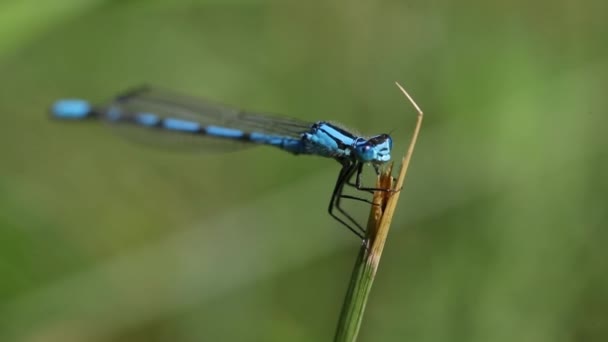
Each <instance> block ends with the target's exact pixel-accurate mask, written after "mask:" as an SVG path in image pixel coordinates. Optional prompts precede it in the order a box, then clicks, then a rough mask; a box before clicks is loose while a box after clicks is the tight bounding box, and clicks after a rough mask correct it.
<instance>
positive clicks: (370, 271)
mask: <svg viewBox="0 0 608 342" xmlns="http://www.w3.org/2000/svg"><path fill="white" fill-rule="evenodd" d="M396 84H397V87H399V89H400V90H401V92H403V94H404V95H405V96H406V97H407V98H408V100H409V101H410V102H411V103H412V105H413V106H414V108H416V110H417V111H418V120H417V121H416V127H415V129H414V134H413V135H412V139H411V141H410V144H409V147H408V149H407V152H406V154H405V156H404V157H403V159H402V161H401V169H400V171H399V175H398V176H397V178H396V179H395V181H394V182H393V178H392V176H391V174H392V165H390V166H389V167H388V168H387V169H386V170H385V171H384V172H382V173H381V174H380V176H379V177H378V181H377V186H376V187H378V188H384V189H389V188H390V189H394V190H397V191H388V192H387V191H376V192H375V193H374V198H373V202H374V203H375V204H378V205H373V206H372V208H371V211H370V215H369V219H368V224H367V238H366V239H365V240H364V241H363V244H362V246H361V249H360V250H359V255H358V257H357V261H356V262H355V267H354V269H353V273H352V275H351V280H350V284H349V287H348V291H347V293H346V298H345V299H344V304H343V306H342V312H341V314H340V319H339V321H338V328H337V330H336V335H335V338H334V341H336V342H351V341H356V339H357V335H358V334H359V328H360V326H361V322H362V320H363V314H364V312H365V305H366V303H367V298H368V297H369V294H370V292H371V288H372V284H373V282H374V278H375V276H376V272H377V271H378V266H379V263H380V257H381V256H382V251H383V250H384V244H385V243H386V238H387V236H388V231H389V228H390V224H391V221H392V218H393V214H394V213H395V208H396V207H397V202H398V201H399V195H400V193H401V191H400V190H401V189H403V185H404V182H405V176H406V174H407V169H408V167H409V164H410V160H411V158H412V154H413V153H414V147H415V146H416V140H417V139H418V133H419V132H420V127H421V125H422V117H423V114H422V111H421V110H420V108H419V107H418V105H417V104H416V102H414V100H413V99H412V97H411V96H410V95H409V94H408V93H407V92H406V91H405V89H403V87H401V85H400V84H399V83H396Z"/></svg>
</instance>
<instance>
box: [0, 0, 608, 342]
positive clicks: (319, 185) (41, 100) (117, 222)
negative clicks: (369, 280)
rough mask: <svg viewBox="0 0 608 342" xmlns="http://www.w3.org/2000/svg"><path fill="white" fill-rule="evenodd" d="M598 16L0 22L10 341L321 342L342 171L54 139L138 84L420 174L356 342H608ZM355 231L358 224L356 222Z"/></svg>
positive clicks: (50, 8) (116, 9)
mask: <svg viewBox="0 0 608 342" xmlns="http://www.w3.org/2000/svg"><path fill="white" fill-rule="evenodd" d="M606 13H608V5H607V4H606V2H604V1H599V0H598V1H594V2H593V1H586V2H585V1H581V2H575V1H539V2H528V1H510V2H499V3H487V2H484V1H464V2H463V1H454V2H452V1H431V2H426V1H396V0H393V1H388V0H387V1H368V2H366V1H275V2H270V1H256V0H251V1H236V0H235V1H202V0H201V1H194V0H191V1H186V0H178V1H103V0H56V1H52V2H51V1H50V2H42V1H34V0H23V1H18V0H2V1H0V77H1V79H2V82H1V84H0V151H1V156H2V161H1V167H0V340H1V341H35V342H38V341H45V342H46V341H67V342H70V341H328V340H331V338H332V337H333V333H334V329H335V324H336V322H337V319H338V314H339V311H340V307H341V304H342V299H343V296H344V293H345V290H346V287H347V282H348V280H349V276H350V271H351V269H352V266H353V263H354V260H355V257H356V254H357V250H358V248H359V242H358V241H357V239H356V238H355V237H354V236H353V235H352V234H350V233H349V232H348V231H347V230H346V229H344V228H343V227H340V226H339V225H338V224H337V223H336V222H335V221H333V220H332V219H331V218H330V217H329V216H328V215H327V214H326V206H327V201H328V199H329V195H330V191H331V188H332V186H333V183H334V181H335V177H336V174H337V172H338V165H337V164H336V163H335V162H333V161H331V160H325V159H321V158H310V157H293V156H291V155H288V154H287V153H282V152H280V151H275V150H273V149H271V148H259V149H257V148H256V149H247V150H244V151H242V152H238V153H229V154H204V153H199V154H197V153H194V154H181V153H166V152H164V151H158V150H156V149H151V148H145V147H142V146H140V145H137V144H132V143H129V142H128V141H125V140H123V139H119V138H117V137H115V136H114V135H113V134H112V133H111V131H108V130H107V129H106V128H105V127H102V125H96V124H93V123H91V124H89V123H64V122H53V121H50V120H48V116H47V108H48V106H49V105H50V104H51V103H52V101H53V100H54V99H56V98H60V97H66V96H74V97H84V98H89V99H91V100H94V101H103V100H105V99H108V98H110V97H111V96H113V95H115V94H116V93H118V92H120V91H122V90H124V89H125V88H128V87H132V86H134V85H138V84H141V83H151V84H160V85H163V86H165V87H168V88H172V89H176V90H180V91H184V92H186V93H189V94H193V95H198V96H202V97H206V98H209V99H214V100H217V101H221V102H224V103H229V104H233V105H237V106H238V107H242V108H248V109H254V110H260V111H270V112H278V113H285V114H288V115H290V116H294V117H298V118H301V119H305V120H318V119H326V120H336V121H339V122H342V123H344V124H346V125H347V126H349V127H353V128H357V129H358V130H359V131H361V132H364V133H367V134H375V133H381V132H386V131H390V132H392V135H393V137H394V139H395V140H396V144H397V145H398V147H397V151H396V153H395V156H399V155H400V154H401V153H402V152H403V151H404V149H405V145H406V144H407V142H408V141H409V137H410V135H411V131H412V129H413V126H414V122H415V112H414V110H413V109H412V107H411V106H410V105H409V104H408V103H407V102H406V100H405V99H404V98H403V96H402V95H401V94H400V93H399V91H398V90H397V88H396V87H395V86H394V84H393V82H394V81H400V82H401V83H402V84H403V85H404V86H405V88H406V89H408V91H410V92H411V94H412V95H413V96H414V98H415V99H416V100H417V102H418V103H419V105H420V106H421V107H422V108H423V110H424V111H425V113H426V121H425V124H424V126H423V129H422V132H421V136H420V140H419V145H418V149H417V151H416V154H415V156H414V159H413V162H412V167H411V169H410V174H409V177H408V182H407V185H406V188H405V193H404V194H403V196H402V197H401V198H402V201H401V203H400V209H399V212H398V214H397V216H396V218H395V222H394V224H393V227H392V231H391V236H390V237H389V241H388V244H387V247H386V250H385V254H384V256H383V260H382V263H381V266H380V271H379V274H378V277H377V278H376V283H375V285H374V289H373V292H372V296H371V297H370V300H369V303H368V310H367V313H366V317H365V321H364V323H363V326H362V329H361V334H360V340H361V341H484V342H485V341H535V342H538V341H606V340H608V265H607V260H608V250H607V249H606V248H608V247H606V245H607V244H608V233H607V231H606V222H607V219H608V217H607V216H608V214H607V209H608V205H607V200H606V193H607V190H608V186H607V184H606V183H607V181H606V175H607V174H608V172H607V171H608V170H607V166H608V159H607V158H606V157H607V154H606V148H607V147H608V143H607V142H608V141H607V139H606V138H605V134H606V133H605V131H606V128H608V119H607V118H606V109H605V108H607V107H608V96H607V95H608V94H607V92H606V90H607V89H608V41H607V39H606V37H607V34H608V28H607V26H606ZM353 210H356V211H359V212H360V214H361V216H360V217H364V216H365V211H366V210H365V208H364V207H353Z"/></svg>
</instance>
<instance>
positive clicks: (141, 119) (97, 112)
mask: <svg viewBox="0 0 608 342" xmlns="http://www.w3.org/2000/svg"><path fill="white" fill-rule="evenodd" d="M135 94H136V93H135ZM144 94H148V96H142V94H136V95H138V96H136V95H133V96H121V97H119V98H118V99H117V100H115V101H114V102H112V103H110V104H109V105H107V106H105V107H94V106H92V105H91V104H90V103H89V102H87V101H85V100H80V99H64V100H59V101H57V102H55V104H54V105H53V106H52V108H51V114H52V116H53V117H54V118H58V119H66V120H82V119H88V118H98V119H101V120H103V121H105V122H107V123H109V124H111V125H112V126H115V127H118V128H119V129H120V130H121V131H126V134H128V135H129V136H136V139H137V140H145V141H146V142H148V141H150V142H152V143H155V144H156V143H159V142H160V144H161V145H167V144H166V143H164V142H163V141H167V140H171V139H173V141H172V142H171V143H170V144H172V145H175V143H174V141H175V140H178V141H180V146H182V145H184V144H183V141H184V140H186V139H184V136H191V137H192V136H200V137H199V138H200V139H196V140H209V139H206V138H211V139H214V140H220V139H222V140H228V141H232V142H242V143H253V144H262V145H270V146H275V147H278V148H281V149H283V150H286V151H288V152H291V153H295V154H300V153H306V151H305V149H304V145H303V136H304V133H305V132H306V131H307V130H308V129H310V125H309V124H306V123H302V122H299V121H296V120H293V119H287V118H282V117H272V116H264V115H261V114H253V113H247V112H242V111H238V110H235V109H231V108H228V107H223V106H219V105H212V104H208V103H202V102H196V103H195V102H193V100H192V99H185V98H183V97H182V98H180V99H173V98H170V97H169V96H168V95H164V97H160V96H159V95H154V96H152V95H151V94H149V93H148V92H146V93H144ZM186 100H189V101H191V102H190V103H189V102H187V101H186ZM195 105H198V107H195ZM142 135H146V137H145V138H144V139H140V138H139V137H141V136H142ZM188 140H189V142H187V143H186V144H191V145H192V144H193V142H192V140H194V139H188ZM195 145H200V146H202V145H203V144H195ZM212 145H213V144H212Z"/></svg>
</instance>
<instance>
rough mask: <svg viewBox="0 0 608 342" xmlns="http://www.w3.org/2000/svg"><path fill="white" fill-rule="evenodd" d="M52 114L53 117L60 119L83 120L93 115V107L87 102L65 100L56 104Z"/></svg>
mask: <svg viewBox="0 0 608 342" xmlns="http://www.w3.org/2000/svg"><path fill="white" fill-rule="evenodd" d="M51 112H52V114H53V116H55V117H57V118H60V119H83V118H86V117H87V116H89V115H90V114H91V112H92V107H91V104H90V103H89V102H88V101H85V100H79V99H65V100H59V101H57V102H55V103H54V104H53V106H52V108H51Z"/></svg>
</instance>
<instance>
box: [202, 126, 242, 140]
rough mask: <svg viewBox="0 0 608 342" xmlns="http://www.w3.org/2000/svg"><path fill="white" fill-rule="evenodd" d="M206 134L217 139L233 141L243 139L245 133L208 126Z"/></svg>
mask: <svg viewBox="0 0 608 342" xmlns="http://www.w3.org/2000/svg"><path fill="white" fill-rule="evenodd" d="M205 133H207V134H209V135H213V136H216V137H222V138H233V139H238V138H242V137H243V135H244V133H243V131H241V130H238V129H233V128H226V127H220V126H207V127H205Z"/></svg>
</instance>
